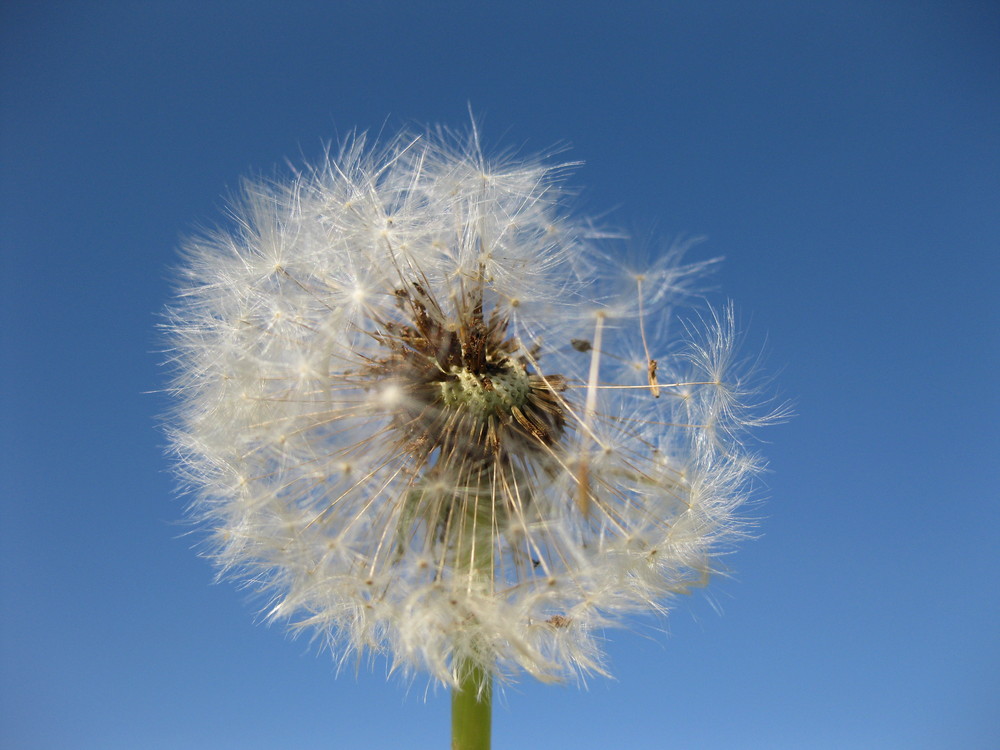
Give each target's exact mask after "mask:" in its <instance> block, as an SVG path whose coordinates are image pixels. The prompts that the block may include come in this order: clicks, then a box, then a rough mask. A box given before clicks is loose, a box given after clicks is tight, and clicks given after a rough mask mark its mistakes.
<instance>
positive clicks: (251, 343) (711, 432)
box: [167, 131, 761, 684]
mask: <svg viewBox="0 0 1000 750" xmlns="http://www.w3.org/2000/svg"><path fill="white" fill-rule="evenodd" d="M563 172H564V169H563V168H562V167H560V166H558V165H556V166H553V165H548V164H546V163H545V162H543V161H541V160H530V159H528V160H524V161H516V160H513V159H507V160H496V161H490V160H489V159H487V158H486V157H485V156H484V155H483V153H482V152H481V151H480V149H479V146H478V140H477V137H476V136H475V133H473V135H472V136H471V137H469V138H468V139H463V138H461V137H460V136H456V135H453V134H449V133H446V132H443V131H438V132H436V133H429V134H426V135H423V136H420V137H408V136H400V137H399V138H397V139H394V140H392V141H391V142H389V143H388V144H386V145H384V146H381V147H370V146H369V144H368V143H367V142H366V141H365V139H364V138H363V137H360V136H359V137H356V138H352V139H350V140H348V141H347V142H345V143H344V144H343V145H342V147H341V148H340V150H339V152H337V153H336V154H333V153H331V154H329V155H328V156H327V157H326V159H325V160H324V161H323V162H322V163H321V164H319V165H318V166H316V167H313V168H309V169H303V170H300V171H298V172H296V173H295V174H294V175H293V176H292V177H291V178H289V179H288V180H287V181H285V182H282V181H271V182H254V183H248V184H247V185H245V187H244V190H243V194H242V196H241V197H240V198H239V199H238V200H236V201H235V202H234V204H233V207H232V210H231V214H232V217H233V222H232V225H231V226H230V227H229V228H224V229H221V230H219V231H217V232H214V233H211V234H208V235H206V236H204V237H201V238H196V239H193V240H191V241H190V242H188V243H187V245H186V247H185V265H184V269H183V273H182V284H181V288H180V290H179V295H178V298H177V301H176V303H175V304H174V305H173V306H172V307H171V308H170V310H169V312H168V316H169V321H168V324H167V327H168V331H169V336H170V340H171V342H172V350H171V355H172V359H173V362H174V364H175V365H176V376H175V381H174V389H175V391H176V395H177V404H178V406H177V409H176V414H175V415H174V417H173V419H172V421H171V426H170V436H171V443H172V448H173V452H174V454H175V456H176V459H177V466H178V472H179V474H180V476H181V477H182V479H183V481H184V483H185V486H187V487H188V488H190V489H191V492H192V494H193V500H192V504H191V513H192V516H193V517H194V518H195V519H196V520H197V521H199V522H200V523H202V524H203V525H204V527H205V528H207V529H209V530H210V531H211V536H210V542H211V545H212V547H211V551H212V554H213V556H214V557H215V558H216V560H217V562H218V564H219V566H220V568H221V569H222V571H223V572H224V573H226V574H228V575H232V576H234V577H237V578H239V579H242V580H245V581H247V582H248V583H249V584H250V585H252V586H253V587H255V588H258V589H260V590H261V591H263V592H264V593H265V594H266V595H267V596H268V597H269V604H268V606H267V613H268V617H269V618H270V619H273V620H280V621H285V622H288V623H290V625H291V626H292V627H293V628H294V629H296V630H306V631H311V632H313V633H314V634H316V635H318V636H319V637H320V638H321V639H322V640H323V641H324V642H325V643H326V644H327V645H329V647H330V649H331V651H333V652H334V653H335V654H336V655H337V656H338V657H339V658H340V659H347V658H348V657H349V656H350V655H351V654H352V653H359V652H364V651H369V652H372V653H378V654H384V655H386V656H387V657H388V658H389V659H390V661H391V663H392V664H393V666H394V668H396V669H398V670H400V671H402V672H404V673H415V672H418V671H425V672H427V673H429V674H430V675H431V676H432V677H433V678H434V679H436V680H439V681H441V682H443V683H450V684H455V682H456V680H457V677H456V670H457V667H456V665H457V664H458V663H460V662H470V661H471V662H475V663H478V664H479V665H481V666H482V667H483V668H484V669H486V670H487V671H488V672H490V673H492V674H495V675H497V676H499V677H501V678H507V677H509V678H513V677H515V676H516V675H517V674H518V673H519V672H524V673H527V674H529V675H532V676H534V677H536V678H538V679H541V680H545V681H551V680H556V679H563V678H565V677H567V676H573V675H577V676H583V675H586V674H589V673H604V672H605V666H604V661H603V657H602V651H601V648H600V644H599V639H598V634H599V633H601V632H602V631H603V630H604V629H605V628H607V627H610V626H613V625H616V624H620V623H621V622H623V621H625V619H626V618H627V617H628V615H630V614H631V613H636V612H644V611H656V612H665V611H667V609H668V607H669V604H670V601H671V599H672V597H673V596H674V595H676V594H678V593H682V592H685V591H687V590H688V589H690V588H691V587H693V586H698V585H703V584H704V582H705V581H706V580H707V578H708V576H709V574H710V573H711V572H712V571H713V570H714V566H713V559H714V558H715V557H716V556H717V554H718V553H719V552H720V551H722V550H724V549H725V547H726V545H727V543H728V542H730V541H731V540H734V539H736V538H738V537H739V536H740V534H741V532H742V529H743V524H742V522H741V521H740V518H739V510H740V507H741V505H742V504H743V502H744V501H745V499H746V497H747V494H748V490H749V484H748V482H749V480H750V478H751V477H752V476H753V475H754V473H755V472H756V471H758V469H759V461H758V460H757V459H756V457H755V456H754V455H753V454H752V452H750V451H748V450H747V449H746V447H745V445H744V443H745V441H744V440H743V436H744V434H745V428H746V427H748V426H751V425H755V424H758V423H760V422H761V419H760V418H759V417H755V416H752V413H751V412H750V411H748V410H747V402H748V398H747V397H748V394H749V390H748V389H747V388H746V386H745V385H744V384H743V381H742V380H741V378H740V374H739V372H738V369H737V363H736V360H735V359H734V357H733V348H734V346H735V334H734V323H733V320H732V314H731V313H730V312H729V311H726V312H724V313H722V314H712V315H709V316H707V317H705V318H703V319H696V321H695V323H693V324H689V327H688V328H684V327H683V326H676V325H674V326H672V325H671V321H672V320H674V319H675V317H676V313H677V308H678V307H679V306H680V305H682V304H684V303H685V302H686V301H687V300H688V298H689V292H690V291H691V290H692V289H693V286H692V284H693V283H694V279H696V278H697V277H698V276H699V275H700V274H701V273H702V272H703V271H704V270H705V267H706V264H704V263H701V264H687V265H685V264H684V263H682V262H681V259H680V257H679V253H668V254H667V257H666V258H665V259H660V260H659V261H656V262H654V263H651V264H649V265H648V266H647V267H644V268H632V267H629V268H624V267H623V266H622V265H621V264H620V263H619V262H618V261H616V260H615V259H614V257H613V256H612V255H611V254H610V252H609V250H608V249H607V245H606V242H605V241H604V240H603V239H602V238H601V237H600V236H599V235H598V233H596V232H594V231H593V230H592V229H591V228H590V225H589V224H588V223H587V222H585V221H582V220H578V219H574V218H573V217H572V216H571V215H570V214H569V213H568V212H567V210H566V208H565V202H566V195H565V191H564V190H563V189H562V188H561V186H560V181H559V178H560V176H561V175H562V173H563ZM679 332H681V333H684V334H685V335H684V336H683V337H682V336H680V335H678V333H679Z"/></svg>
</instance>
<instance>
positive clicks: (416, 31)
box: [0, 0, 1000, 750]
mask: <svg viewBox="0 0 1000 750" xmlns="http://www.w3.org/2000/svg"><path fill="white" fill-rule="evenodd" d="M491 5H492V9H490V8H491ZM606 6H610V8H609V7H606ZM501 8H502V9H501ZM0 61H2V84H0V85H2V88H0V99H2V101H0V106H2V107H3V125H2V128H3V130H2V149H3V150H2V165H0V166H2V203H0V206H2V227H0V244H2V252H3V269H2V272H0V279H2V284H3V288H2V294H0V305H2V324H0V325H2V337H3V339H2V346H0V356H2V357H3V360H4V363H5V364H4V366H3V368H2V373H3V374H2V378H3V380H2V383H0V398H2V400H3V410H2V419H3V422H2V425H3V426H2V438H3V446H2V450H0V461H2V467H0V477H2V487H3V491H2V492H3V498H2V500H3V511H2V512H3V518H2V542H3V544H2V559H0V573H2V577H3V603H4V608H3V625H2V628H3V630H2V637H3V656H2V665H0V668H2V678H0V679H2V713H0V720H2V729H0V732H2V735H0V737H2V739H0V744H2V745H3V746H4V747H9V748H17V749H24V750H34V749H40V750H41V749H44V750H51V749H53V748H56V749H61V748H83V749H88V750H89V749H91V748H92V749H94V750H98V749H99V750H117V749H119V748H121V749H133V748H143V749H144V750H155V749H158V748H171V749H174V748H234V749H235V748H240V749H243V748H247V749H253V748H278V747H281V748H286V747H294V748H297V749H302V750H304V749H307V748H353V747H359V748H375V749H379V748H443V747H446V746H447V743H448V739H447V736H448V700H447V695H446V694H445V693H442V692H441V691H438V692H436V693H435V692H431V693H430V694H429V696H428V697H427V700H426V702H425V700H424V697H425V691H424V685H423V683H421V682H418V683H417V684H416V685H414V686H413V687H411V688H409V689H407V688H406V686H404V685H400V684H399V683H398V681H389V682H388V683H387V681H386V679H385V675H384V671H385V669H384V664H382V663H379V664H378V665H377V666H376V667H375V669H374V671H369V670H367V669H365V668H362V670H361V672H360V674H359V675H358V676H356V677H355V676H354V674H353V673H351V672H350V670H349V672H348V673H347V674H342V675H341V676H339V677H336V676H335V674H334V668H333V666H332V662H331V660H330V659H329V658H328V657H327V656H326V655H325V654H320V655H317V653H316V651H315V649H313V648H311V647H310V646H309V645H308V643H307V642H306V641H304V640H298V641H293V640H291V639H289V638H288V637H286V636H285V635H284V634H283V632H282V631H281V630H280V629H278V628H266V627H264V626H262V625H259V624H256V623H255V614H254V608H253V605H252V603H251V602H250V601H248V599H247V596H246V595H245V593H243V592H241V591H239V590H238V589H237V588H236V587H235V586H232V585H228V584H223V585H213V584H212V575H213V571H212V570H211V567H210V566H209V564H208V563H207V562H206V561H204V560H203V559H200V558H198V557H196V555H195V553H194V552H193V551H192V549H191V545H192V541H193V540H192V539H191V538H190V537H187V538H185V537H183V536H181V535H182V533H183V531H184V526H183V525H181V524H180V523H179V521H180V519H181V518H182V516H183V513H182V505H183V503H182V502H181V501H180V500H178V499H177V498H176V497H175V496H174V494H173V481H172V479H171V477H170V475H169V473H168V469H167V466H168V465H167V461H166V459H165V458H164V457H163V455H162V446H163V442H164V441H163V438H162V436H161V435H160V434H159V433H158V432H157V426H156V425H157V415H158V414H160V413H162V411H163V410H164V408H165V406H166V401H165V398H164V397H163V396H162V395H160V394H157V393H156V390H157V389H158V388H161V387H162V386H163V384H164V372H163V370H162V368H161V367H160V365H159V362H160V360H161V356H160V355H159V354H158V353H157V349H158V347H159V346H160V343H159V342H158V339H157V333H156V331H155V326H156V322H157V315H158V313H159V311H160V310H161V309H162V307H163V305H164V304H165V302H166V301H167V300H168V298H169V295H170V285H169V273H168V270H167V269H168V267H169V266H170V265H171V264H172V263H174V262H175V260H176V256H175V248H176V246H177V243H178V241H179V238H180V237H181V235H183V234H184V233H186V232H188V231H189V230H191V229H192V228H194V227H195V226H197V225H199V224H204V223H212V222H214V221H215V220H217V219H218V217H219V216H220V211H221V209H222V207H223V205H224V204H223V201H222V199H221V196H222V195H223V194H224V193H225V192H226V191H227V190H228V189H231V188H233V187H235V186H236V185H237V184H238V181H239V178H240V177H241V176H242V175H244V174H247V173H252V172H260V171H263V172H270V171H271V169H272V168H273V167H274V166H275V165H281V164H283V163H284V160H285V159H286V158H290V159H291V160H292V161H299V160H301V158H302V157H303V156H304V157H315V156H316V155H318V154H319V153H320V152H321V149H322V144H323V142H324V141H329V140H331V139H332V140H336V139H337V138H339V137H342V136H343V135H345V134H346V133H348V132H349V131H350V130H351V129H352V128H355V127H357V128H359V129H368V130H373V131H379V130H380V129H382V128H383V127H384V128H385V129H386V130H387V131H390V132H391V131H393V130H395V129H396V128H397V127H398V126H399V125H401V124H407V123H418V124H419V123H438V122H440V123H444V124H448V125H451V126H455V127H463V126H464V125H465V124H466V123H467V122H468V115H467V107H468V105H469V104H470V103H471V106H472V107H473V109H474V111H475V112H476V113H477V115H479V116H480V117H481V118H482V121H483V132H484V140H485V142H486V143H487V144H492V145H493V146H494V147H505V146H514V147H518V148H523V149H524V150H525V151H527V152H532V151H536V150H545V149H548V148H549V147H551V146H553V145H559V144H567V145H569V146H570V147H571V150H570V151H568V153H567V154H566V156H565V158H570V159H580V160H582V161H584V162H585V166H584V167H582V168H581V169H580V170H579V171H578V172H577V173H576V174H575V175H574V176H573V182H574V184H576V185H579V186H582V187H583V188H584V190H583V193H582V195H581V197H580V200H579V201H578V206H579V207H580V210H582V211H590V212H602V211H605V210H606V209H614V210H613V212H612V213H611V214H610V215H609V216H608V217H607V218H608V220H609V221H611V222H613V223H616V224H620V225H624V226H626V227H638V228H639V232H638V233H637V234H638V235H639V237H640V238H641V239H642V241H646V240H647V239H648V237H649V236H651V233H650V231H648V230H649V229H650V228H651V227H652V228H653V231H652V234H653V235H657V236H662V237H664V238H665V239H667V240H669V239H671V238H673V237H675V236H677V235H678V234H688V235H690V234H705V235H707V236H708V238H709V239H708V242H707V243H706V244H704V245H702V246H700V247H699V248H698V250H696V252H695V255H696V257H699V258H705V257H711V256H714V255H724V256H726V258H727V260H726V263H725V264H724V266H723V268H722V270H721V271H720V272H719V274H718V276H717V278H716V281H717V283H718V286H719V288H720V289H721V290H722V291H723V292H724V294H725V295H726V296H729V297H732V298H733V299H735V300H736V302H737V303H738V306H739V309H740V311H741V313H742V317H743V319H744V321H747V322H748V323H749V328H750V334H749V339H750V343H749V347H748V350H749V351H750V352H751V353H753V351H754V350H755V349H757V348H759V347H760V346H761V345H762V344H764V343H765V339H766V346H767V349H768V359H767V361H768V363H769V367H770V369H771V370H772V371H777V370H780V373H779V375H778V384H779V386H780V389H781V391H782V393H783V394H784V395H785V396H786V397H790V398H792V399H793V400H794V401H795V402H796V408H797V412H798V416H797V418H795V419H794V420H793V421H791V422H789V423H787V424H785V425H782V426H779V427H775V428H772V429H770V430H768V431H767V432H766V434H765V435H764V437H765V438H766V439H767V440H768V441H769V442H770V443H771V444H770V445H768V446H765V447H764V450H765V452H766V453H767V454H768V455H769V457H770V459H771V466H772V469H773V472H772V473H771V474H770V475H768V477H767V478H766V483H767V487H766V494H767V495H768V498H769V499H768V500H767V502H766V504H765V505H764V506H763V508H762V515H763V516H764V518H763V521H762V524H761V533H762V536H761V538H760V539H758V540H757V541H754V542H752V543H747V544H746V545H744V546H743V548H742V549H741V550H740V551H739V552H738V553H737V554H736V555H734V556H733V557H731V558H730V559H729V560H728V562H729V564H730V565H731V567H732V568H733V569H734V571H735V578H734V579H733V580H720V581H716V582H715V583H714V584H713V585H712V587H711V588H710V589H709V590H708V591H707V592H706V593H699V594H697V595H695V596H694V597H691V599H690V600H689V601H688V600H685V601H683V602H681V603H680V607H679V609H678V610H677V611H676V612H675V613H674V614H673V616H672V617H671V618H670V620H669V621H668V622H667V623H665V624H664V623H659V624H657V623H656V622H653V621H649V622H644V623H641V624H640V625H639V626H638V628H637V629H635V630H634V631H632V632H630V631H627V630H625V631H613V632H609V633H608V636H607V637H608V650H609V653H610V658H611V662H612V666H613V669H614V672H615V675H616V679H615V680H604V679H595V680H593V681H591V683H590V685H589V687H588V689H586V690H579V689H577V688H576V687H572V686H570V687H550V686H542V685H537V684H534V683H533V682H530V681H526V682H522V683H520V684H518V685H516V686H514V687H513V688H511V689H510V690H508V691H507V693H506V695H505V697H504V699H503V700H502V701H501V702H500V705H499V706H498V708H497V711H496V715H495V742H494V745H495V747H497V748H499V749H502V748H617V747H625V748H908V749H909V748H983V749H985V748H991V747H998V746H1000V719H998V718H997V715H996V709H997V708H998V705H997V704H998V700H997V698H998V693H1000V678H998V672H1000V645H998V636H997V633H998V621H1000V617H998V616H1000V606H998V580H997V579H998V573H1000V565H998V562H1000V560H998V541H1000V534H998V532H1000V493H998V486H1000V482H998V479H1000V476H998V473H1000V472H998V460H997V453H998V439H997V433H998V418H1000V408H998V397H997V392H998V386H1000V377H998V365H1000V356H998V338H1000V333H998V332H1000V325H998V324H1000V319H998V312H997V297H998V295H997V286H998V281H1000V273H998V271H1000V261H998V246H1000V11H998V5H997V4H996V3H989V2H981V3H974V2H956V1H955V0H951V1H949V2H945V1H941V2H920V1H917V0H914V1H913V2H898V1H896V0H884V1H876V0H872V1H871V2H847V1H843V2H836V3H817V2H801V1H800V2H791V1H789V2H712V3H701V2H686V3H680V2H668V3H656V4H653V3H650V4H644V3H628V2H617V3H608V4H605V3H590V2H577V3H558V4H544V3H543V4H542V7H541V8H535V7H533V6H532V5H528V4H520V3H515V2H504V3H498V4H495V5H494V4H489V5H488V4H486V3H471V2H470V3H436V2H420V3H404V2H397V3H388V2H349V3H334V2H324V3H320V2H317V3H301V2H300V3H296V2H291V3H289V2H282V3H278V2H273V3H220V2H208V3H193V2H170V3H165V2H164V3H138V2H132V3H121V2H102V3H83V2H80V3H52V2H48V3H26V2H7V3H5V4H4V6H3V9H2V10H0ZM717 299H719V300H721V299H723V296H722V295H719V296H718V297H717ZM715 606H718V608H719V609H721V610H722V613H721V615H720V614H719V613H717V612H716V611H715V609H714V607H715ZM660 626H664V627H665V628H666V630H668V631H669V634H667V635H664V634H658V633H657V632H656V631H655V628H656V627H660Z"/></svg>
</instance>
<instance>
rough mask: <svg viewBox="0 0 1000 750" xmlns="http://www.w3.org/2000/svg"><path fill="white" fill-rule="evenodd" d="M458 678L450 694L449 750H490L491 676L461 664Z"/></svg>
mask: <svg viewBox="0 0 1000 750" xmlns="http://www.w3.org/2000/svg"><path fill="white" fill-rule="evenodd" d="M459 676H460V679H459V684H458V687H456V688H454V689H453V690H452V693H451V750H490V723H491V716H490V711H491V708H492V704H493V685H492V682H491V679H490V675H489V674H488V673H487V672H486V670H484V669H483V668H482V667H480V666H479V665H478V664H473V663H471V662H463V663H462V664H460V665H459Z"/></svg>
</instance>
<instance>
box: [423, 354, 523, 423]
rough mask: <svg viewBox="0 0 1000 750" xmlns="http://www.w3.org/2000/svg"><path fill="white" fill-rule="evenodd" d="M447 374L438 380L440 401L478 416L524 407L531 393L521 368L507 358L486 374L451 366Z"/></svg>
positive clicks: (483, 417)
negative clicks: (446, 378)
mask: <svg viewBox="0 0 1000 750" xmlns="http://www.w3.org/2000/svg"><path fill="white" fill-rule="evenodd" d="M451 375H452V377H451V378H449V379H448V380H445V381H442V382H441V400H442V401H443V402H444V404H445V405H446V406H449V407H451V408H455V409H463V410H465V411H467V412H470V413H471V414H474V415H475V416H477V417H479V418H481V419H485V418H486V417H488V416H490V415H495V414H509V413H510V412H511V409H513V408H514V407H522V406H524V405H525V404H526V403H527V401H528V395H529V394H530V392H531V385H530V383H529V381H528V374H527V373H526V372H525V370H524V368H523V367H520V366H518V365H516V364H514V363H512V362H510V361H509V360H508V361H507V362H504V363H503V364H502V365H501V366H499V367H497V368H493V371H492V372H490V373H489V374H477V373H474V372H471V371H470V370H469V369H467V368H465V367H452V368H451Z"/></svg>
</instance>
